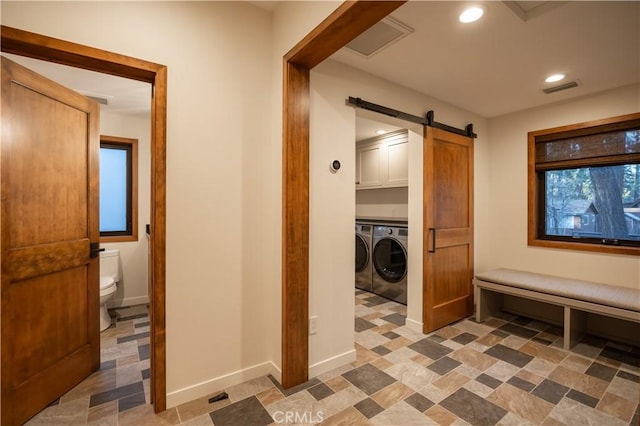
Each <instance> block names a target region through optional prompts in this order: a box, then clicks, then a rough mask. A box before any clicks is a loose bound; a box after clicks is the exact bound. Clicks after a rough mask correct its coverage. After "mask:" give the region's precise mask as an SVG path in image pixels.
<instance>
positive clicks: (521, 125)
mask: <svg viewBox="0 0 640 426" xmlns="http://www.w3.org/2000/svg"><path fill="white" fill-rule="evenodd" d="M639 110H640V87H639V86H629V87H624V88H619V89H616V90H612V91H609V92H605V93H601V94H598V95H594V96H589V97H584V98H581V99H578V100H575V101H568V102H562V103H557V104H554V105H548V106H545V107H540V108H535V109H530V110H526V111H521V112H517V113H513V114H508V115H505V116H502V117H498V118H494V119H491V120H490V121H489V125H490V136H491V143H490V147H489V150H490V156H489V157H488V167H487V170H488V171H489V188H490V190H489V192H488V196H489V197H488V198H489V203H488V205H489V229H490V235H489V236H488V237H489V240H488V244H487V245H486V247H487V249H488V252H489V254H488V256H487V262H486V264H484V265H482V267H479V268H477V272H482V271H484V270H486V269H490V268H498V267H503V268H512V269H521V270H525V271H534V272H540V273H546V274H551V275H560V276H564V277H568V278H575V279H584V280H590V281H596V282H602V283H607V284H613V285H620V286H626V287H632V288H640V274H639V273H638V267H639V265H640V259H639V258H638V257H637V256H629V255H612V254H598V253H592V252H586V251H584V252H583V251H571V250H559V249H549V248H542V247H528V246H527V132H529V131H534V130H541V129H546V128H551V127H556V126H563V125H568V124H574V123H580V122H584V121H590V120H596V119H601V118H607V117H613V116H617V115H623V114H628V113H632V112H638V111H639ZM476 226H478V225H476Z"/></svg>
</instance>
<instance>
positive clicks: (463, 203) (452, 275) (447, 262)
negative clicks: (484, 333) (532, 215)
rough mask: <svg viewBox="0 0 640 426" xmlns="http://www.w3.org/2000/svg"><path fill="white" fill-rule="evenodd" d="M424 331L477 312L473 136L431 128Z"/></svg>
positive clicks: (427, 165) (426, 144)
mask: <svg viewBox="0 0 640 426" xmlns="http://www.w3.org/2000/svg"><path fill="white" fill-rule="evenodd" d="M423 190H424V230H425V234H424V243H423V255H424V264H423V269H424V271H423V286H424V288H423V324H424V325H423V331H424V332H425V333H428V332H431V331H433V330H436V329H438V328H440V327H443V326H445V325H447V324H450V323H452V322H454V321H457V320H460V319H462V318H465V317H467V316H469V315H471V314H472V313H473V284H472V280H473V139H472V138H470V137H466V136H461V135H457V134H454V133H450V132H446V131H444V130H441V129H436V128H433V127H428V126H427V127H425V135H424V189H423Z"/></svg>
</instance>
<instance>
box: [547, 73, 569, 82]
mask: <svg viewBox="0 0 640 426" xmlns="http://www.w3.org/2000/svg"><path fill="white" fill-rule="evenodd" d="M565 77H566V76H565V75H564V74H553V75H550V76H549V77H547V78H545V79H544V81H546V82H547V83H555V82H556V81H560V80H562V79H563V78H565Z"/></svg>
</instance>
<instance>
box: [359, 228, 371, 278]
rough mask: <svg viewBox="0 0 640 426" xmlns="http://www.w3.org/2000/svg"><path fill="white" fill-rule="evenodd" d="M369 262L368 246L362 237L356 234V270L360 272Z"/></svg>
mask: <svg viewBox="0 0 640 426" xmlns="http://www.w3.org/2000/svg"><path fill="white" fill-rule="evenodd" d="M368 263H369V247H368V246H367V243H366V242H365V241H364V240H363V239H362V237H361V236H360V235H358V234H356V272H362V271H364V269H365V268H366V267H367V264H368Z"/></svg>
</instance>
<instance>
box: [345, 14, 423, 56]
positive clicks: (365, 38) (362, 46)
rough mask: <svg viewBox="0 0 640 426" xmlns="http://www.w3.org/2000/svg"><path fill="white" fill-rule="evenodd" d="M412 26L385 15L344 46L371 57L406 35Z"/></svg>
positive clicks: (411, 29) (409, 32) (410, 31)
mask: <svg viewBox="0 0 640 426" xmlns="http://www.w3.org/2000/svg"><path fill="white" fill-rule="evenodd" d="M413 31H414V30H413V28H411V27H409V26H408V25H405V24H403V23H402V22H400V21H398V20H397V19H394V18H392V17H390V16H387V17H386V18H384V19H383V20H382V21H380V22H378V23H377V24H375V25H374V26H373V27H371V28H369V29H368V30H367V31H365V32H363V33H362V34H360V35H359V36H358V37H356V38H355V39H353V40H352V41H351V42H350V43H348V44H347V45H346V47H347V48H348V49H349V50H351V51H353V52H355V53H357V54H359V55H362V56H364V57H365V58H368V57H371V56H373V55H375V54H376V53H378V52H380V51H381V50H383V49H384V48H386V47H388V46H391V45H392V44H393V43H395V42H396V41H398V40H400V39H402V38H404V37H406V36H408V35H409V34H411V33H412V32H413Z"/></svg>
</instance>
